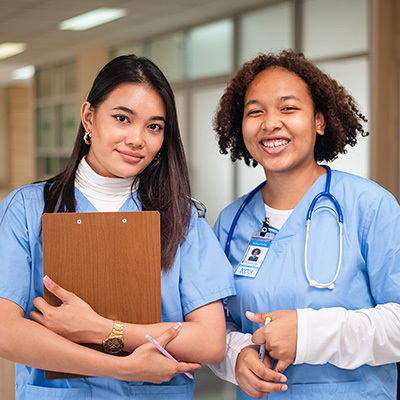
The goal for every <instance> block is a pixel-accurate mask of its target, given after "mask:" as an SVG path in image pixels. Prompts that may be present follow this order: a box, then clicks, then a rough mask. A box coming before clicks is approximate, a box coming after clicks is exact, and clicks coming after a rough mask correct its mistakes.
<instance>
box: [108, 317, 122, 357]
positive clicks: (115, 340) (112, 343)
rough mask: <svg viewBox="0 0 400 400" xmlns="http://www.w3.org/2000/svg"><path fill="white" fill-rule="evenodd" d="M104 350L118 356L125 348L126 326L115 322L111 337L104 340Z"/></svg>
mask: <svg viewBox="0 0 400 400" xmlns="http://www.w3.org/2000/svg"><path fill="white" fill-rule="evenodd" d="M103 348H104V351H105V352H106V353H110V354H118V353H119V352H120V351H121V350H122V349H123V348H124V324H123V323H122V322H121V321H114V326H113V330H112V331H111V333H110V336H108V338H107V339H105V340H103Z"/></svg>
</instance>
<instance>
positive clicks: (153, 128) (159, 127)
mask: <svg viewBox="0 0 400 400" xmlns="http://www.w3.org/2000/svg"><path fill="white" fill-rule="evenodd" d="M149 129H150V130H151V131H154V132H162V131H163V130H164V127H163V126H162V125H160V124H150V125H149Z"/></svg>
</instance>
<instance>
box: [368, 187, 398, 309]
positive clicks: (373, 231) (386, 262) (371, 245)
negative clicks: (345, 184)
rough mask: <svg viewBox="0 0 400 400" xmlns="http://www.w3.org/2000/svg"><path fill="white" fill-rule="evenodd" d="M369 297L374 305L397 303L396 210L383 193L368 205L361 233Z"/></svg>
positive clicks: (396, 204)
mask: <svg viewBox="0 0 400 400" xmlns="http://www.w3.org/2000/svg"><path fill="white" fill-rule="evenodd" d="M363 235H364V237H363V239H362V243H363V247H362V252H363V254H364V257H365V258H366V261H367V263H366V264H367V266H368V276H369V280H370V286H371V293H372V296H373V298H374V300H375V301H376V303H378V304H383V303H388V302H396V303H399V302H400V207H399V205H398V203H397V201H396V199H395V198H394V197H393V196H392V195H391V194H390V193H388V192H386V191H385V193H384V196H380V197H379V198H377V199H376V200H375V201H373V202H371V203H370V209H369V210H368V213H367V218H366V219H365V224H364V230H363Z"/></svg>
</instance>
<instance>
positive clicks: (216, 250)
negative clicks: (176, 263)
mask: <svg viewBox="0 0 400 400" xmlns="http://www.w3.org/2000/svg"><path fill="white" fill-rule="evenodd" d="M180 256H181V260H180V268H181V271H180V275H181V276H180V291H181V301H182V306H183V313H184V314H185V315H186V314H187V313H189V312H191V311H193V310H195V309H196V308H199V307H201V306H203V305H205V304H208V303H211V302H213V301H216V300H219V299H223V298H226V297H229V296H232V295H234V294H235V288H234V283H233V275H232V270H231V266H230V264H229V262H228V260H227V259H226V257H225V254H224V253H223V251H222V249H221V246H220V244H219V242H218V240H217V238H216V236H215V235H214V233H213V231H212V230H211V228H210V226H209V225H208V223H207V222H206V221H205V220H204V219H203V218H198V216H197V213H193V214H192V220H191V224H190V230H189V233H188V235H187V238H186V240H185V241H184V242H183V243H182V244H181V248H180Z"/></svg>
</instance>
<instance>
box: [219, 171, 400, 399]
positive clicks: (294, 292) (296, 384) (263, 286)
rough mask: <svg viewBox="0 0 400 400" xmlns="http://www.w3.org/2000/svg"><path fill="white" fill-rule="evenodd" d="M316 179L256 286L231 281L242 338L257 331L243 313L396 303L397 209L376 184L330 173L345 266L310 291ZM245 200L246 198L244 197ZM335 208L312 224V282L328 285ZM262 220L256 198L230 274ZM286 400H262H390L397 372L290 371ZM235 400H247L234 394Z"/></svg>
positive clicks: (320, 184) (228, 211)
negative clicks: (310, 209) (331, 284)
mask: <svg viewBox="0 0 400 400" xmlns="http://www.w3.org/2000/svg"><path fill="white" fill-rule="evenodd" d="M325 182H326V174H324V175H323V176H321V177H320V178H319V179H318V180H317V181H316V182H315V183H314V184H313V186H312V187H311V188H310V189H309V191H308V192H307V193H306V194H305V196H304V197H303V198H302V200H301V201H300V202H299V204H298V205H297V207H296V208H295V209H294V210H293V212H292V213H291V215H290V216H289V218H288V219H287V221H286V223H285V224H284V225H283V226H282V228H281V230H280V231H279V232H278V234H277V235H276V237H275V238H274V240H273V241H272V243H271V246H270V249H269V251H268V253H267V256H266V258H265V260H264V262H263V264H262V266H261V268H260V270H259V272H258V274H257V275H256V277H255V278H254V279H252V278H248V277H241V276H235V286H236V291H237V296H236V297H233V298H230V299H228V302H227V305H228V307H229V310H230V313H231V316H232V318H233V320H234V321H235V322H236V323H237V325H238V326H239V329H241V331H242V332H244V333H253V332H254V331H255V330H256V329H258V328H259V327H260V325H258V324H255V323H252V322H251V321H249V320H248V319H247V318H246V317H245V312H246V311H248V310H249V311H253V312H270V311H275V310H284V309H291V310H294V309H299V308H313V309H320V308H323V307H344V308H346V309H348V310H357V309H361V308H371V307H375V306H376V305H377V304H383V303H387V302H397V303H400V207H399V205H398V203H397V201H396V200H395V199H394V197H393V196H392V195H391V194H390V193H388V192H387V191H385V190H384V189H382V188H381V187H380V186H378V185H377V184H375V183H373V182H371V181H369V180H366V179H363V178H360V177H357V176H354V175H350V174H347V173H343V172H338V171H332V183H331V193H332V194H333V195H334V196H335V197H336V198H337V200H338V201H339V204H340V205H341V207H342V210H343V218H344V221H343V261H342V267H341V270H340V274H339V276H338V279H337V280H336V282H335V288H334V289H333V290H329V289H316V288H313V287H310V286H309V284H308V281H307V278H306V274H305V270H304V244H305V227H306V215H307V210H308V207H309V205H310V203H311V201H312V199H313V198H314V196H315V195H316V194H317V193H319V192H321V191H323V190H324V188H325ZM244 197H245V196H244ZM244 197H242V198H240V199H238V200H236V201H235V202H234V203H232V204H230V205H229V206H228V207H227V208H225V209H224V210H223V211H222V212H221V214H220V216H219V219H218V221H217V222H216V225H215V228H214V231H215V232H216V234H217V236H218V238H219V240H220V242H221V245H222V246H223V247H225V243H226V239H227V234H228V231H229V228H230V226H231V223H232V220H233V218H234V216H235V214H236V211H237V209H238V208H239V207H240V205H241V204H242V202H243V200H244ZM332 208H333V205H332V204H331V203H330V202H329V201H327V200H321V201H319V202H318V203H317V209H318V210H316V211H315V213H314V215H313V218H312V222H311V231H310V239H309V249H308V263H309V273H310V278H311V279H314V280H316V281H317V282H321V283H325V282H329V281H330V280H331V279H332V277H333V276H334V275H335V273H336V267H337V264H338V247H339V246H338V245H339V233H338V224H337V222H336V221H337V220H336V215H335V214H334V213H333V212H332ZM264 218H265V207H264V202H263V198H262V195H261V192H258V193H257V194H256V195H255V196H254V198H253V199H252V200H251V201H250V202H249V204H248V205H247V206H246V208H245V210H244V211H243V213H242V215H241V217H240V219H239V221H238V224H237V226H236V230H235V233H234V236H233V240H232V242H231V249H230V255H229V261H230V262H231V264H232V269H233V270H235V268H236V266H237V265H238V262H239V261H240V260H241V258H242V256H243V254H244V253H245V250H246V248H247V246H248V244H249V241H250V238H251V235H252V233H253V232H255V231H260V229H261V227H262V221H263V220H264ZM284 373H285V374H286V375H287V378H288V381H287V383H288V387H289V390H288V391H287V392H279V393H271V394H270V395H269V396H268V399H270V400H271V399H275V398H277V399H278V398H279V399H296V400H297V399H300V400H301V399H307V400H312V399H318V400H320V399H324V400H329V399H341V400H344V399H351V400H357V399H363V400H364V399H374V400H377V399H395V398H396V394H395V392H396V382H397V372H396V365H395V364H387V365H382V366H379V367H371V366H368V365H364V366H361V367H360V368H357V369H354V370H345V369H341V368H337V367H335V366H334V365H332V364H325V365H310V364H300V365H291V366H289V367H288V368H287V369H286V371H285V372H284ZM237 399H240V400H242V399H250V397H249V396H247V395H246V394H245V393H244V392H243V391H242V390H241V389H240V388H238V391H237Z"/></svg>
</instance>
